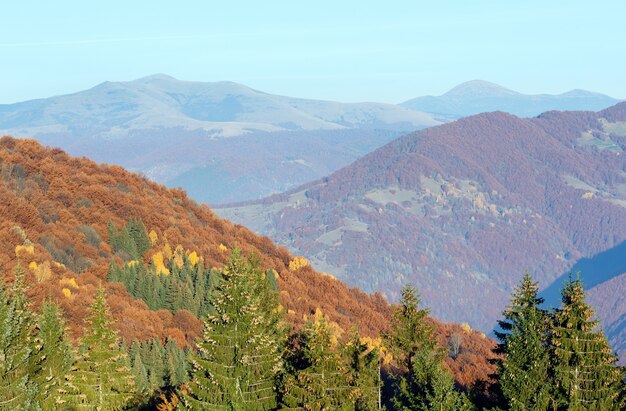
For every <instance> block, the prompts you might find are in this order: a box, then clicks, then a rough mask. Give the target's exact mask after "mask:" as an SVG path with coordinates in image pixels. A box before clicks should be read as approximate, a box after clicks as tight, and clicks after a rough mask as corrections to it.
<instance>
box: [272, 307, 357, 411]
mask: <svg viewBox="0 0 626 411" xmlns="http://www.w3.org/2000/svg"><path fill="white" fill-rule="evenodd" d="M298 345H299V347H298V348H297V349H296V351H295V352H294V353H292V354H291V355H290V356H291V357H292V358H289V359H288V362H289V365H290V367H289V375H287V376H286V378H285V382H284V386H283V393H282V396H283V408H282V409H288V410H341V411H347V410H354V409H355V399H356V397H357V396H358V391H357V389H356V388H355V387H354V386H351V385H350V375H349V374H350V369H349V365H348V361H347V359H346V357H345V356H342V355H341V354H342V353H341V351H340V349H339V347H338V336H337V329H333V328H332V327H331V326H330V325H329V323H328V320H327V318H326V317H325V316H323V315H321V312H319V311H318V312H317V313H316V316H315V318H314V320H313V321H310V322H308V323H307V324H306V326H305V329H304V331H303V333H302V334H301V339H300V341H298Z"/></svg>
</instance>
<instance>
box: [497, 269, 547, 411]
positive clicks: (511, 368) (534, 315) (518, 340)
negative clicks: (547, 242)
mask: <svg viewBox="0 0 626 411" xmlns="http://www.w3.org/2000/svg"><path fill="white" fill-rule="evenodd" d="M538 294H539V288H538V287H537V283H536V282H533V279H532V277H531V275H530V274H529V273H526V274H524V278H523V279H522V282H521V284H520V285H519V286H518V287H516V288H515V291H514V293H513V296H512V298H511V304H510V305H509V307H507V309H506V310H505V311H504V313H503V314H504V319H503V320H501V321H498V325H499V327H500V331H496V332H495V334H496V337H497V338H498V340H499V341H500V343H499V344H498V347H497V348H496V349H495V350H494V351H495V353H496V354H499V355H500V359H499V360H497V361H496V364H497V366H498V384H499V386H500V389H501V391H502V394H503V396H504V399H505V400H506V404H503V405H504V406H506V407H507V408H510V409H512V410H545V409H546V408H547V407H548V403H549V398H550V384H549V382H550V378H549V372H550V355H549V351H548V346H547V336H548V324H549V319H548V315H547V313H546V312H545V311H544V310H542V309H541V308H539V306H540V305H541V304H542V303H543V298H539V297H537V296H538Z"/></svg>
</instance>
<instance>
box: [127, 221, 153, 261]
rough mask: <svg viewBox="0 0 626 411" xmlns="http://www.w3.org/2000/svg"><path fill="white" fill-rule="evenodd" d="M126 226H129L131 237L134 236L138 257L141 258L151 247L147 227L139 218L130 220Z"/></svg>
mask: <svg viewBox="0 0 626 411" xmlns="http://www.w3.org/2000/svg"><path fill="white" fill-rule="evenodd" d="M126 227H128V233H129V235H130V238H132V240H133V243H135V250H136V252H137V254H136V257H137V259H140V258H141V257H143V255H144V254H145V253H146V251H148V250H149V249H150V238H148V233H147V232H146V227H145V226H144V224H143V221H141V220H140V219H138V218H131V219H130V220H128V222H127V223H126Z"/></svg>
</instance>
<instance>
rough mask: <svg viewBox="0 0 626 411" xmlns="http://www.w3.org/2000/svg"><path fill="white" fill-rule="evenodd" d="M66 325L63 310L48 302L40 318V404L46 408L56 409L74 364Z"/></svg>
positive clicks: (42, 307) (44, 304) (42, 309)
mask: <svg viewBox="0 0 626 411" xmlns="http://www.w3.org/2000/svg"><path fill="white" fill-rule="evenodd" d="M65 332H66V331H65V322H64V321H63V318H62V316H61V309H60V308H59V306H58V305H56V304H54V303H53V302H52V301H45V302H44V303H43V304H42V306H41V315H40V317H39V340H40V343H41V344H42V346H43V348H42V350H41V355H42V357H43V361H42V364H41V370H40V372H39V373H38V375H37V377H38V378H37V381H38V383H39V384H40V392H39V401H40V403H41V406H42V408H43V409H54V408H56V399H57V396H58V394H59V389H60V388H61V387H62V385H63V382H64V381H65V375H67V374H68V373H69V372H70V369H71V367H72V364H73V363H74V355H73V353H72V347H71V346H70V344H69V342H68V341H67V339H66V337H65Z"/></svg>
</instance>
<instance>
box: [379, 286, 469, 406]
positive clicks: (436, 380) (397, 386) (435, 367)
mask: <svg viewBox="0 0 626 411" xmlns="http://www.w3.org/2000/svg"><path fill="white" fill-rule="evenodd" d="M419 304H420V299H419V297H418V295H417V293H416V291H415V289H414V288H413V287H411V286H410V285H408V286H407V287H405V288H404V289H403V290H402V299H401V301H400V306H399V307H398V308H397V309H396V310H395V312H394V314H393V320H392V324H391V333H390V334H389V335H387V342H388V344H389V346H390V348H391V349H392V351H393V352H394V354H395V355H394V356H395V357H396V358H399V359H400V361H401V365H402V366H403V367H404V368H405V369H406V371H407V372H406V373H404V374H402V373H401V374H399V375H397V376H396V377H395V378H394V387H393V390H394V392H395V395H394V398H392V403H393V407H394V409H398V410H406V411H409V410H457V409H458V410H462V409H463V410H464V409H470V408H471V404H470V403H469V401H468V400H467V398H466V397H465V395H459V394H458V393H457V392H455V391H454V379H453V378H452V376H451V375H450V373H449V372H447V371H446V370H444V369H443V368H442V366H441V362H442V360H443V358H444V357H445V353H444V350H443V349H442V348H441V347H439V346H438V345H437V342H436V340H435V337H434V330H433V327H432V326H431V325H430V324H429V323H428V322H427V316H428V310H426V309H420V308H419Z"/></svg>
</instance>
